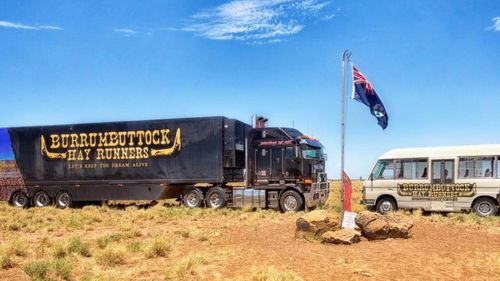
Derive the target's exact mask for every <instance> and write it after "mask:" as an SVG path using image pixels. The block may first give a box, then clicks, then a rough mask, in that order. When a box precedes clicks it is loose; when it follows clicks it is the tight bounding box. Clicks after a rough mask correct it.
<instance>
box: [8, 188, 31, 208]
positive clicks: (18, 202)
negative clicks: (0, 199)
mask: <svg viewBox="0 0 500 281" xmlns="http://www.w3.org/2000/svg"><path fill="white" fill-rule="evenodd" d="M11 203H12V205H13V206H15V207H18V208H27V207H28V205H29V204H28V203H29V199H28V196H26V194H24V192H22V191H17V192H16V193H14V195H12V200H11Z"/></svg>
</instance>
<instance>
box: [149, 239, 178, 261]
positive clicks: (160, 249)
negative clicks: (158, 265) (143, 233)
mask: <svg viewBox="0 0 500 281" xmlns="http://www.w3.org/2000/svg"><path fill="white" fill-rule="evenodd" d="M171 250H172V243H171V242H170V240H167V239H166V238H164V237H156V238H155V239H154V240H153V242H152V243H151V245H150V247H149V248H148V250H147V252H146V257H147V258H156V257H165V256H166V255H167V253H168V252H170V251H171Z"/></svg>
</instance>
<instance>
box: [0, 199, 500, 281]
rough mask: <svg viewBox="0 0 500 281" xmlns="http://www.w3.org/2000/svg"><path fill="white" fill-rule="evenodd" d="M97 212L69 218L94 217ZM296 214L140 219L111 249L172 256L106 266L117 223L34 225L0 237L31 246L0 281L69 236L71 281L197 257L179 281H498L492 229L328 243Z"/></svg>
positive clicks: (499, 258) (424, 225) (497, 243)
mask: <svg viewBox="0 0 500 281" xmlns="http://www.w3.org/2000/svg"><path fill="white" fill-rule="evenodd" d="M10 208H11V207H6V206H4V210H8V211H11V209H10ZM161 208H164V209H166V210H168V208H166V207H155V208H154V209H155V210H162V209H161ZM98 209H99V208H97V207H92V208H91V209H90V210H89V209H84V210H77V211H71V212H96V210H98ZM175 209H177V207H175ZM178 209H181V210H182V209H183V208H178ZM162 211H163V210H162ZM21 212H27V211H25V210H21ZM44 212H45V213H44V214H45V215H46V216H47V217H51V216H52V217H54V216H55V218H56V219H57V218H58V216H59V218H61V217H60V216H67V213H68V212H70V211H68V210H56V209H50V210H49V211H44ZM65 212H66V213H65ZM107 212H108V213H110V216H111V217H113V216H116V218H115V219H114V220H115V221H116V222H119V220H120V218H119V217H122V218H123V217H125V216H133V215H130V214H129V211H127V210H114V209H111V210H109V209H108V210H107ZM140 212H144V214H148V212H149V213H153V214H154V213H155V211H152V210H151V209H150V210H145V211H142V210H136V209H134V212H133V213H134V214H135V215H136V214H137V213H140ZM61 214H62V215H61ZM39 215H40V214H39ZM300 215H301V214H300V213H299V214H281V213H279V212H275V211H257V212H252V211H241V210H224V211H223V212H220V211H212V210H203V211H200V212H198V213H197V212H194V213H189V212H188V213H186V214H183V215H182V217H181V218H178V219H169V218H168V217H166V216H147V215H145V216H144V218H143V219H142V220H136V221H135V223H134V224H132V225H128V226H127V229H128V230H127V231H129V230H130V229H134V230H136V231H137V230H138V231H140V232H141V236H140V237H135V238H128V239H124V240H122V241H121V242H117V244H116V245H114V247H118V246H120V245H119V244H120V243H122V244H123V243H130V242H133V241H147V240H148V239H149V237H153V236H156V235H165V236H167V237H170V239H171V240H172V241H174V247H173V250H172V251H171V252H169V254H168V255H166V257H158V258H153V259H151V258H149V259H148V258H145V257H144V256H143V255H142V254H134V253H129V254H128V256H127V259H126V261H125V263H124V264H122V265H118V266H116V267H112V268H107V267H103V266H101V265H98V264H97V263H96V262H95V260H94V257H95V256H98V255H99V251H102V250H99V248H98V247H97V246H96V245H95V244H96V239H98V238H99V237H102V236H103V235H108V234H113V233H125V232H126V231H125V230H124V226H123V225H120V223H115V224H114V223H110V222H107V221H106V220H104V221H99V220H98V221H97V222H95V223H90V226H89V225H84V226H79V227H71V225H69V226H68V225H64V224H63V225H61V226H60V227H56V228H55V229H50V228H47V226H43V224H44V222H41V224H40V227H38V228H36V229H34V230H33V229H32V230H29V231H22V229H21V230H17V231H2V232H1V233H0V241H1V242H2V243H3V244H4V245H6V244H8V243H10V242H11V241H13V240H19V239H21V240H22V241H26V242H27V243H28V244H29V245H31V246H30V247H29V249H28V253H27V254H26V256H25V257H19V258H17V261H18V265H17V266H15V267H14V268H11V269H3V270H1V271H0V274H1V275H0V276H1V277H0V279H2V280H29V277H28V276H27V275H26V274H25V273H24V271H23V268H24V265H25V264H26V263H27V262H28V261H33V260H37V259H44V258H50V257H51V254H50V253H51V251H50V250H48V251H46V252H45V253H43V254H40V253H39V250H35V249H36V248H37V245H40V244H41V242H40V241H41V239H42V237H45V238H48V239H49V240H52V241H54V243H57V241H65V240H67V239H69V238H70V237H75V236H76V237H80V238H81V239H82V240H84V241H87V242H89V243H91V245H92V252H93V257H89V258H85V257H76V256H73V257H72V264H73V270H72V275H71V276H72V277H71V279H74V280H81V279H82V278H85V279H86V280H132V279H133V280H158V279H161V280H162V279H163V278H164V274H165V270H166V269H168V268H169V267H171V266H172V265H173V264H175V262H176V261H178V260H180V259H182V258H183V257H185V256H188V255H190V254H201V255H203V256H204V257H206V259H207V263H206V264H205V265H204V269H202V270H201V271H200V270H199V272H195V273H193V274H196V275H193V276H191V277H190V276H187V277H186V276H184V277H183V279H185V280H197V279H204V280H228V279H231V280H261V279H256V278H253V279H252V269H254V268H256V267H266V266H273V267H274V268H276V269H278V270H280V271H287V272H292V273H295V275H296V276H297V277H301V278H303V279H304V280H465V279H466V280H500V233H499V232H498V231H497V230H498V229H497V228H494V230H496V231H491V229H490V231H488V230H487V229H485V228H484V227H483V226H477V225H476V226H468V225H454V224H448V223H443V222H433V221H432V220H429V219H427V218H425V217H417V218H415V219H416V221H415V227H414V229H413V233H414V235H413V238H411V239H407V240H404V239H403V240H386V241H366V240H363V241H361V242H360V243H358V244H355V245H351V246H346V245H330V244H321V243H319V242H309V241H305V240H297V239H295V237H294V232H295V221H296V219H297V218H298V217H299V216H300ZM141 216H142V215H141ZM51 220H52V219H51ZM69 221H71V219H70V220H69ZM200 237H204V238H203V239H200ZM196 276H197V277H196ZM195 277H196V278H195ZM262 280H272V279H262Z"/></svg>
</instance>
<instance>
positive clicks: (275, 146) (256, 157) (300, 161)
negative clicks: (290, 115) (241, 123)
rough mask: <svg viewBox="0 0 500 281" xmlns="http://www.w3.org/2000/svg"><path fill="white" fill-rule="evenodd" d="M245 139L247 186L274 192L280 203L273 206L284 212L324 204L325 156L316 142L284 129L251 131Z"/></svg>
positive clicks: (325, 184)
mask: <svg viewBox="0 0 500 281" xmlns="http://www.w3.org/2000/svg"><path fill="white" fill-rule="evenodd" d="M248 139H249V149H248V153H249V161H248V166H247V169H248V176H249V185H251V186H253V188H254V189H266V190H275V191H276V192H277V198H279V201H280V202H279V204H276V205H280V207H281V209H284V210H289V209H290V207H294V206H296V207H297V208H300V207H302V208H305V209H307V208H310V207H313V206H316V205H317V204H324V203H326V199H327V198H328V191H329V188H328V181H327V175H326V173H325V161H326V154H325V153H324V152H323V145H322V144H321V143H320V142H319V140H317V139H315V138H312V137H309V136H306V135H304V134H302V133H301V132H300V131H298V130H296V129H293V128H283V127H276V128H252V129H250V131H249V136H248ZM285 192H288V194H289V196H288V197H286V196H285V195H284V193H285ZM297 196H300V197H301V198H295V197H297ZM287 201H288V202H289V203H290V204H289V205H288V206H286V205H287V204H286V202H287ZM296 201H299V202H296ZM300 201H302V202H300ZM300 203H302V204H300ZM292 209H296V208H292Z"/></svg>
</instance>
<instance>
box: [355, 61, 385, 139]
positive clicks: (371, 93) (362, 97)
mask: <svg viewBox="0 0 500 281" xmlns="http://www.w3.org/2000/svg"><path fill="white" fill-rule="evenodd" d="M352 76H353V78H352V79H353V84H354V85H353V89H352V98H353V99H355V100H357V101H359V102H361V103H363V104H365V105H366V106H368V107H369V108H370V111H371V113H372V115H373V116H375V117H376V118H377V120H378V124H379V125H380V127H382V129H385V128H387V123H388V121H389V116H388V115H387V111H386V110H385V107H384V104H383V103H382V101H381V100H380V98H379V97H378V95H377V92H375V89H373V87H372V84H370V82H368V79H366V77H365V76H364V75H363V74H362V73H361V72H359V70H358V69H357V68H356V67H355V66H354V65H353V66H352Z"/></svg>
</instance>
